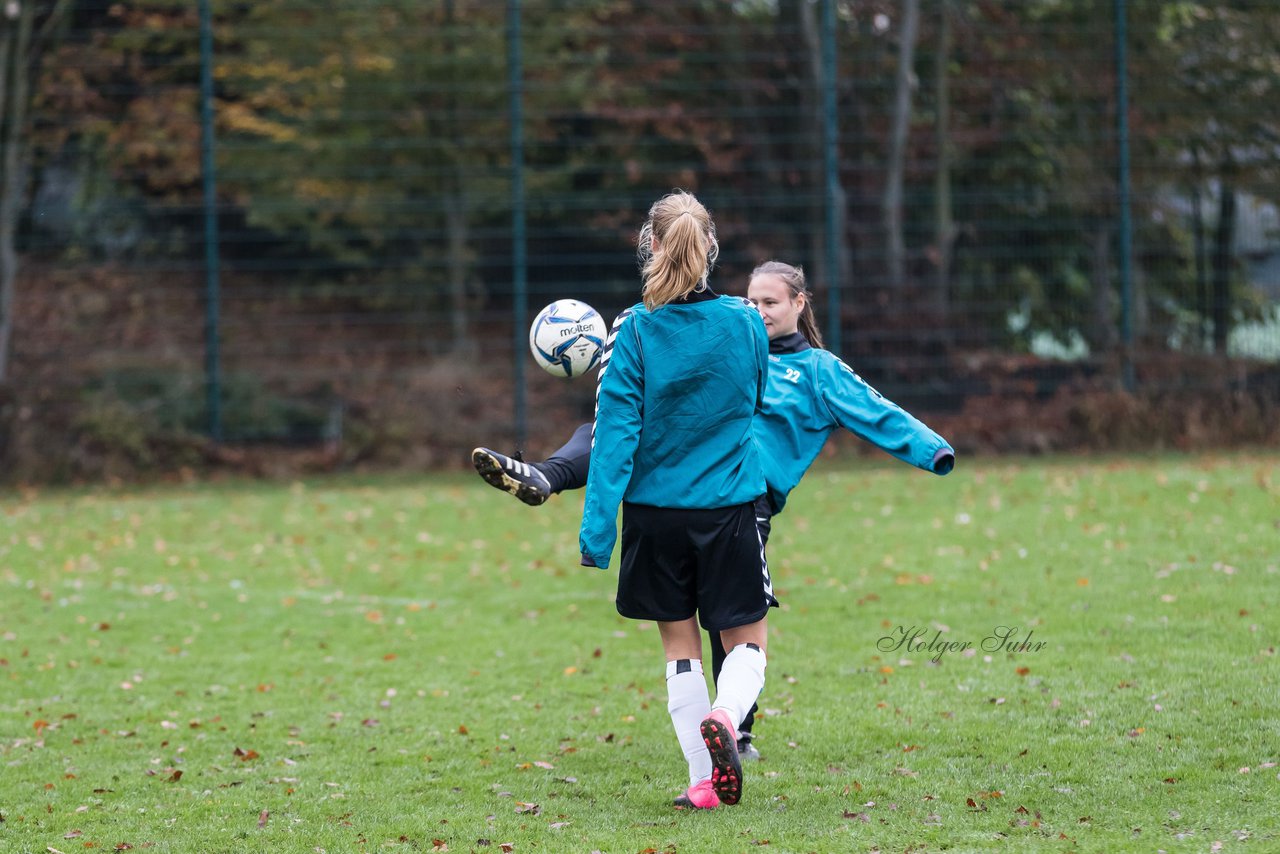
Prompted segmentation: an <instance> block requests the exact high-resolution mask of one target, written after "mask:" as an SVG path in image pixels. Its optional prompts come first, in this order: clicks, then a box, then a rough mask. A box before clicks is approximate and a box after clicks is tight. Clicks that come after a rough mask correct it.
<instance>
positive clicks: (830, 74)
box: [822, 0, 843, 355]
mask: <svg viewBox="0 0 1280 854" xmlns="http://www.w3.org/2000/svg"><path fill="white" fill-rule="evenodd" d="M838 134H839V116H838V115H837V113H836V4H835V0H822V161H823V162H822V174H823V207H824V208H825V211H826V222H825V227H824V235H823V244H824V249H825V250H826V267H827V282H826V285H827V340H826V345H827V349H829V350H830V351H831V352H832V353H835V354H836V355H839V354H840V326H841V324H840V313H841V312H840V301H841V296H842V293H841V287H842V284H843V283H842V282H841V281H840V234H839V231H838V222H839V220H838V219H837V217H836V205H837V204H839V203H840V193H839V186H840V183H839V182H840V176H839V168H840V164H839V160H838V159H837V154H838V148H837V141H838Z"/></svg>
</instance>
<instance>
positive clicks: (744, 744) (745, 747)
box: [738, 732, 760, 762]
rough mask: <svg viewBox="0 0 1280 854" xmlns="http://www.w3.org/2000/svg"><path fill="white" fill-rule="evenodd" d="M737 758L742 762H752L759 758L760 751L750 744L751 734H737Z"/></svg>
mask: <svg viewBox="0 0 1280 854" xmlns="http://www.w3.org/2000/svg"><path fill="white" fill-rule="evenodd" d="M738 758H739V759H741V760H742V761H743V762H746V761H748V760H750V761H752V762H754V761H756V760H758V759H759V758H760V751H759V750H757V749H756V746H755V745H754V744H752V743H751V733H749V732H743V733H739V734H738Z"/></svg>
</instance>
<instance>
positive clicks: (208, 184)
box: [200, 0, 222, 442]
mask: <svg viewBox="0 0 1280 854" xmlns="http://www.w3.org/2000/svg"><path fill="white" fill-rule="evenodd" d="M209 2H210V0H200V157H201V164H202V165H201V168H202V170H203V172H204V257H205V285H204V293H205V304H204V348H205V349H204V354H205V355H204V364H205V404H206V408H207V413H206V414H207V416H208V431H209V438H211V439H213V441H215V442H221V441H222V365H221V353H220V352H219V348H218V337H219V321H220V318H219V308H220V306H219V303H220V301H221V293H220V291H221V287H220V283H219V275H218V274H219V270H218V175H217V171H216V170H217V166H216V164H215V162H214V143H215V139H214V132H213V20H212V15H211V13H210V11H209Z"/></svg>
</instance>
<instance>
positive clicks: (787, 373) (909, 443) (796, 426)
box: [755, 333, 955, 513]
mask: <svg viewBox="0 0 1280 854" xmlns="http://www.w3.org/2000/svg"><path fill="white" fill-rule="evenodd" d="M770 351H771V352H770V354H769V382H768V385H767V386H766V389H765V396H764V406H762V407H761V410H760V414H759V415H758V416H757V418H756V423H755V436H756V441H757V442H758V443H759V445H760V457H761V462H762V464H763V466H764V475H765V480H766V481H767V482H768V484H769V499H770V501H771V503H772V504H773V510H774V512H775V513H777V512H780V511H781V510H782V507H783V505H785V504H786V502H787V494H788V493H790V492H791V490H792V489H794V488H795V486H796V484H798V483H799V482H800V478H802V477H804V473H805V472H806V471H808V470H809V466H810V465H812V464H813V461H814V459H815V458H816V457H817V456H818V453H819V452H820V451H821V450H822V446H823V445H824V444H826V441H827V437H828V436H830V435H831V433H832V432H833V431H835V430H836V429H837V428H840V427H843V428H844V429H846V430H848V431H850V432H851V433H854V434H855V435H857V436H859V437H860V438H862V439H865V440H866V441H868V442H870V443H871V444H873V445H875V446H877V447H878V448H881V449H882V450H884V451H886V452H888V453H890V454H892V455H893V456H895V457H897V458H898V459H900V460H902V461H903V462H905V463H910V464H911V465H913V466H916V467H917V468H921V469H924V470H925V471H931V472H934V473H936V474H946V473H947V472H949V471H950V470H951V466H952V463H953V462H954V459H955V451H954V450H952V448H951V445H950V444H948V442H947V440H946V439H944V438H942V437H941V436H939V435H938V434H937V433H935V432H934V431H932V430H930V429H929V428H928V427H926V426H925V425H924V424H923V423H922V422H921V421H920V420H919V419H917V418H916V417H915V416H913V415H911V414H910V413H909V412H907V411H906V410H904V409H903V408H902V407H900V406H898V405H897V404H896V403H894V402H893V401H891V400H888V399H886V398H885V397H884V396H883V395H881V394H880V392H878V391H876V390H875V389H874V388H872V387H871V386H869V385H868V384H867V383H866V382H865V381H864V380H863V379H862V377H860V376H858V375H857V374H856V373H855V372H854V370H853V368H850V367H849V366H848V365H846V364H845V363H844V362H842V361H840V359H838V358H837V357H836V356H835V354H833V353H831V352H830V351H828V350H821V349H817V348H813V347H810V346H809V344H808V342H807V341H805V339H804V336H802V335H800V334H798V333H797V334H796V335H794V336H787V337H786V338H783V339H780V340H775V341H773V342H771V347H770Z"/></svg>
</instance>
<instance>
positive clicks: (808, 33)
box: [783, 0, 837, 284]
mask: <svg viewBox="0 0 1280 854" xmlns="http://www.w3.org/2000/svg"><path fill="white" fill-rule="evenodd" d="M785 9H786V15H787V17H788V18H790V20H791V21H792V22H793V24H794V26H795V27H796V29H797V31H798V32H799V33H800V40H801V44H802V48H801V55H802V56H804V57H805V59H804V60H802V61H801V62H800V68H799V71H800V73H801V75H802V77H801V80H802V83H801V86H800V92H801V98H800V103H799V105H798V106H799V108H800V114H799V116H797V127H799V128H801V132H800V134H799V135H798V139H800V140H801V142H800V144H799V145H798V147H797V150H796V152H795V157H794V159H793V162H797V163H807V164H810V168H808V169H806V170H804V172H805V175H806V183H807V184H808V186H806V187H804V189H803V190H802V192H803V193H804V197H805V198H806V199H808V200H809V204H808V206H807V211H806V213H805V221H806V222H807V226H806V227H805V229H804V230H805V235H806V237H807V238H808V243H809V246H808V250H807V252H808V255H809V257H810V258H811V259H813V261H812V263H813V265H814V268H815V269H816V270H817V271H818V277H819V278H820V279H821V280H822V281H823V282H824V283H826V284H830V283H831V282H834V281H835V280H836V279H835V277H836V274H837V271H835V270H828V269H827V256H826V253H825V252H824V251H823V242H822V235H823V234H824V233H825V231H826V219H825V210H826V208H825V203H824V199H825V193H824V192H823V188H824V174H823V168H822V138H823V136H822V130H823V128H822V30H821V29H820V28H819V26H818V19H817V17H816V12H815V4H813V3H808V2H805V0H798V2H797V0H792V2H790V3H787V4H786V6H785ZM786 20H787V18H784V19H783V23H784V25H785V23H786Z"/></svg>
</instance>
